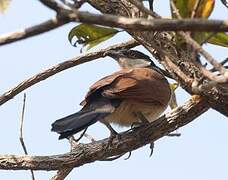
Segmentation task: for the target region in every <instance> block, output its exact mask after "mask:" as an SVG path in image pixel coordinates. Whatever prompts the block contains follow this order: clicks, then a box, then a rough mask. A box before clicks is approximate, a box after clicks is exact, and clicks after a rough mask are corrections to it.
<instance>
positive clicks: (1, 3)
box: [0, 0, 10, 13]
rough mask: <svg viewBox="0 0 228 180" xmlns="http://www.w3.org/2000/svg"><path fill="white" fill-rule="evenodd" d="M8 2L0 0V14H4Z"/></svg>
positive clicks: (8, 0) (7, 0)
mask: <svg viewBox="0 0 228 180" xmlns="http://www.w3.org/2000/svg"><path fill="white" fill-rule="evenodd" d="M9 4H10V0H0V13H4V12H5V11H6V9H7V8H8V7H9Z"/></svg>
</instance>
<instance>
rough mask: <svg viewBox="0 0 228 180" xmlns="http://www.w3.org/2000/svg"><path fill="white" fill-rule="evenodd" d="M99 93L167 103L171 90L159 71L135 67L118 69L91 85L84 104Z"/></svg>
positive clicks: (143, 101)
mask: <svg viewBox="0 0 228 180" xmlns="http://www.w3.org/2000/svg"><path fill="white" fill-rule="evenodd" d="M100 94H101V95H102V96H104V97H107V98H111V99H120V100H124V99H128V100H132V101H135V102H138V103H146V104H150V103H155V102H156V103H160V104H164V105H167V103H168V101H169V99H170V95H171V92H170V88H169V84H168V83H167V80H166V79H165V78H164V77H163V76H162V75H161V74H160V73H158V72H157V71H155V70H153V69H150V68H135V69H131V70H121V71H118V72H116V73H114V74H112V75H110V76H107V77H105V78H103V79H101V80H99V81H98V82H96V83H95V84H94V85H92V86H91V88H90V91H89V92H88V94H87V96H86V98H85V101H84V104H86V102H87V101H89V100H90V99H91V97H92V96H96V95H100Z"/></svg>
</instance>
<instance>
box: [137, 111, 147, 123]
mask: <svg viewBox="0 0 228 180" xmlns="http://www.w3.org/2000/svg"><path fill="white" fill-rule="evenodd" d="M135 115H136V117H137V118H139V119H140V121H141V123H142V124H148V123H149V120H148V119H147V118H146V117H145V116H144V115H143V114H142V113H141V112H136V113H135Z"/></svg>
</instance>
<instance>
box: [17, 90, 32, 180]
mask: <svg viewBox="0 0 228 180" xmlns="http://www.w3.org/2000/svg"><path fill="white" fill-rule="evenodd" d="M25 102H26V94H25V93H24V98H23V106H22V111H21V118H20V134H19V140H20V143H21V146H22V148H23V151H24V153H25V154H26V155H28V151H27V148H26V145H25V142H24V138H23V125H24V116H25ZM30 172H31V177H32V180H35V175H34V172H33V170H30Z"/></svg>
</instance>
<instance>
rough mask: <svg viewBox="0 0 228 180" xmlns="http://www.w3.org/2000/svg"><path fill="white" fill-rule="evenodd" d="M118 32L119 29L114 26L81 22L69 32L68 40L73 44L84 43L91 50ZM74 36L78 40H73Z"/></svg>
mask: <svg viewBox="0 0 228 180" xmlns="http://www.w3.org/2000/svg"><path fill="white" fill-rule="evenodd" d="M118 32H119V31H118V30H117V29H113V28H107V27H101V26H96V25H90V24H80V25H78V26H75V27H74V28H73V29H71V31H70V32H69V34H68V40H69V41H70V43H71V44H72V45H73V46H76V45H77V44H82V45H83V47H85V46H86V50H89V49H91V48H92V47H94V46H96V45H98V44H100V43H101V42H103V41H106V40H107V39H109V38H111V37H112V36H114V35H115V34H116V33H118ZM74 37H76V38H77V40H76V41H75V42H72V41H73V38H74Z"/></svg>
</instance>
